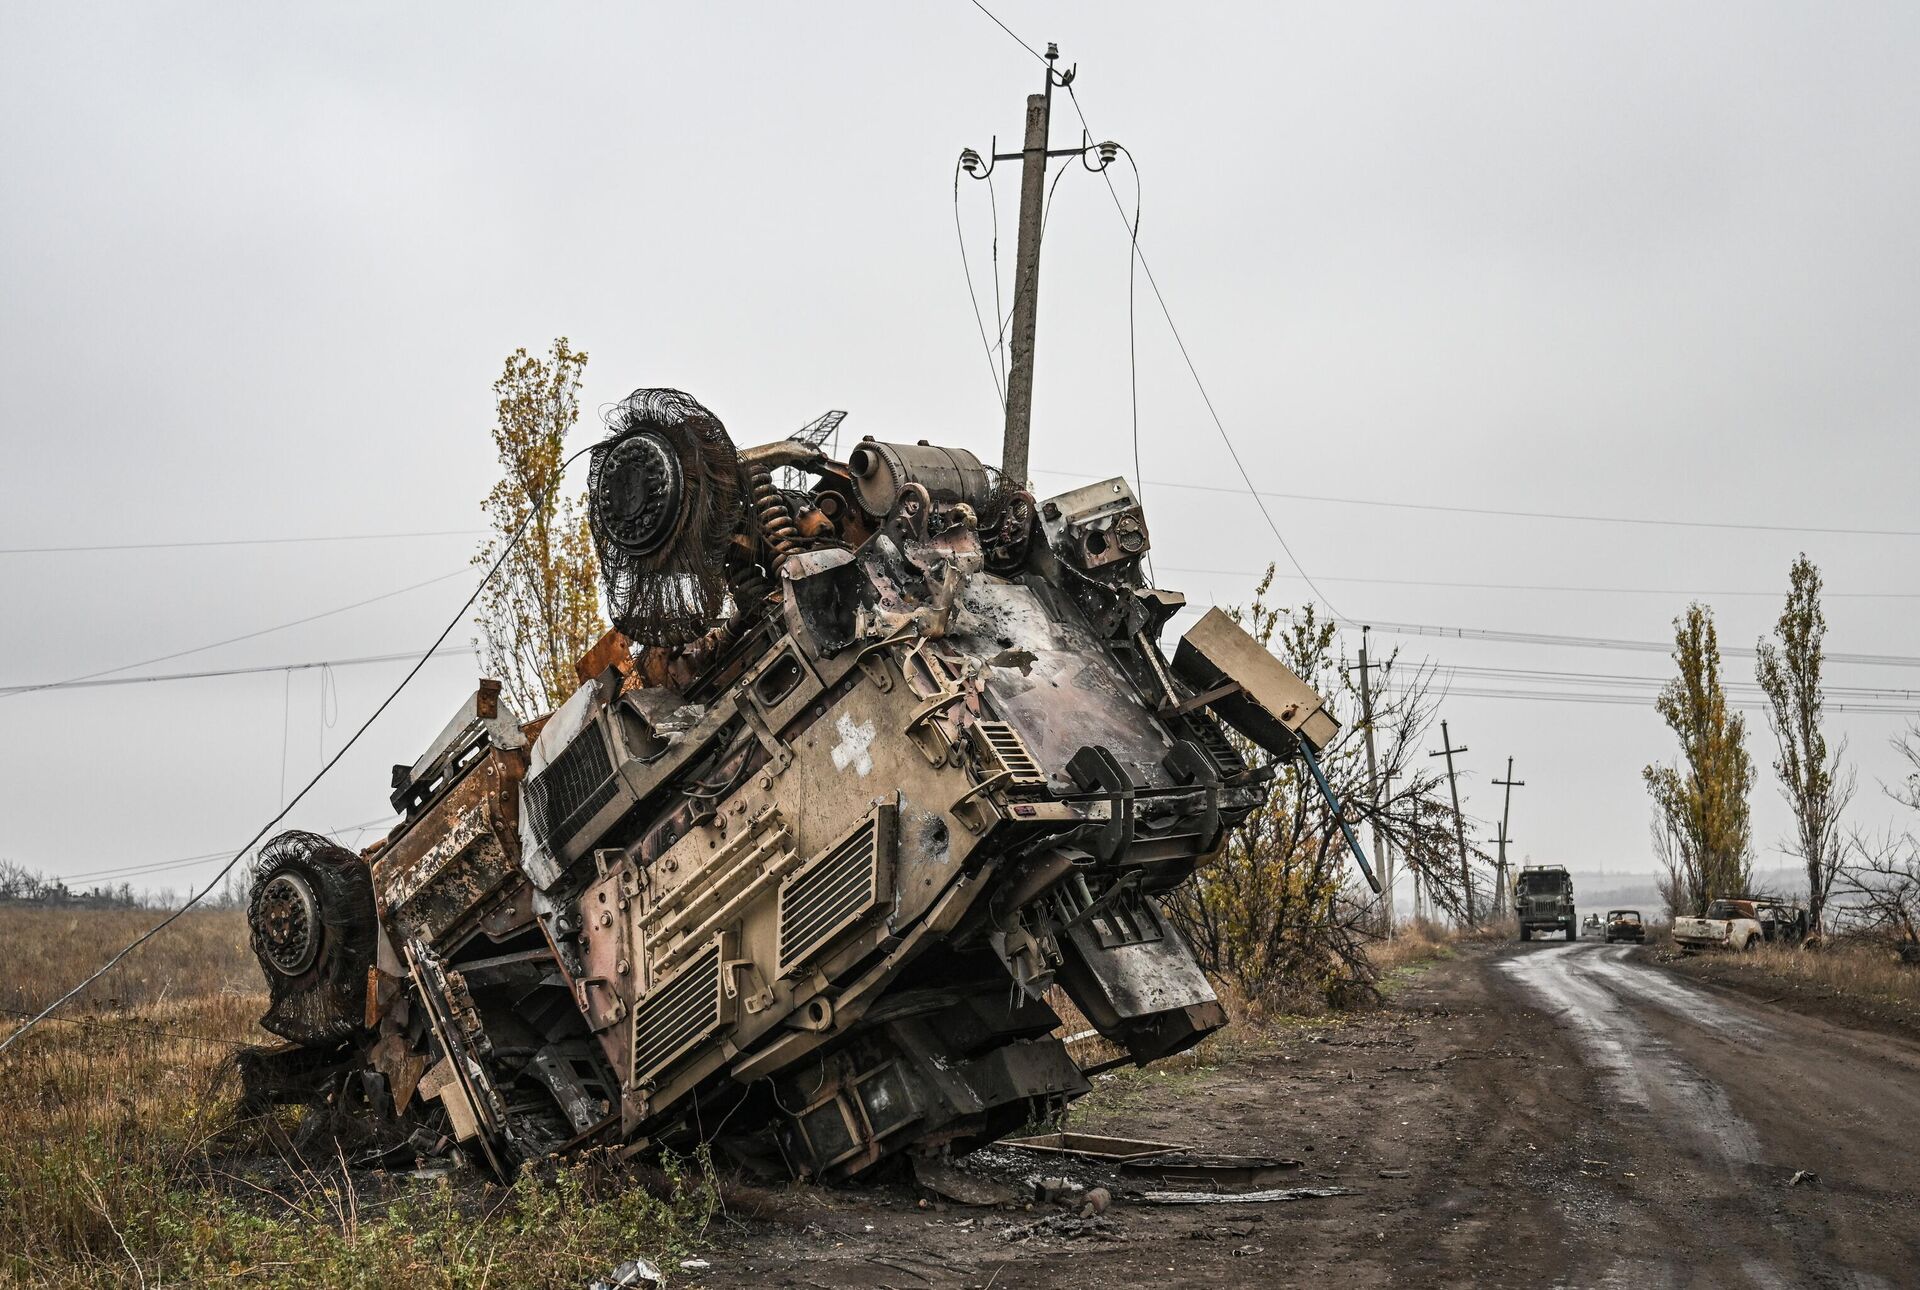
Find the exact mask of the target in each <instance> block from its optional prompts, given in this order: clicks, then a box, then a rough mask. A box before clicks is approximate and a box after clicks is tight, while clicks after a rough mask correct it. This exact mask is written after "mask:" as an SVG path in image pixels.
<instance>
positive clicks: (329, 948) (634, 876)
mask: <svg viewBox="0 0 1920 1290" xmlns="http://www.w3.org/2000/svg"><path fill="white" fill-rule="evenodd" d="M821 424H824V423H821ZM609 427H610V433H609V435H608V437H607V438H606V439H605V440H604V441H603V442H602V443H601V444H599V445H598V446H597V447H596V448H595V449H594V452H593V459H592V475H591V481H590V485H589V503H588V505H589V514H590V519H591V525H592V535H593V540H594V544H595V548H596V550H597V552H598V555H599V560H600V569H601V574H602V577H603V578H604V580H605V584H606V585H605V589H606V593H607V599H608V604H609V606H610V609H611V612H612V617H613V620H614V625H615V629H616V630H615V631H614V632H612V633H610V634H609V635H608V637H607V638H606V639H605V640H603V641H602V642H601V643H600V644H599V645H597V646H596V647H595V648H594V649H593V650H591V651H589V653H588V654H587V655H586V656H585V657H583V658H582V659H581V661H580V664H579V668H578V671H579V677H580V682H581V683H580V687H579V689H578V690H577V691H575V692H574V694H573V695H572V696H571V697H570V698H568V699H567V700H566V702H564V703H563V704H561V706H560V707H559V708H558V709H557V710H556V711H554V712H552V713H549V714H546V715H544V716H537V717H535V718H533V719H532V720H526V719H524V718H523V717H522V716H521V715H519V714H516V713H514V712H512V711H511V710H510V708H509V707H508V705H507V703H506V702H505V701H504V699H503V698H502V696H501V693H500V687H499V685H498V684H497V683H496V682H492V681H483V682H481V684H480V686H479V688H478V690H477V691H476V692H475V693H474V695H473V696H472V697H471V698H470V699H469V700H468V701H467V702H466V704H464V705H463V706H462V708H461V709H460V711H458V712H457V713H456V714H455V715H454V717H453V719H452V721H450V722H449V723H448V725H447V727H446V729H445V730H444V731H443V732H442V733H441V735H440V737H439V738H438V739H436V740H434V742H433V743H432V745H431V746H430V747H429V748H428V749H427V751H426V752H425V753H424V754H422V755H421V757H420V758H419V759H418V760H417V761H414V762H413V763H411V764H410V765H401V766H396V767H395V768H394V772H393V777H392V784H391V789H392V792H391V798H390V800H391V802H392V805H393V808H394V809H395V810H396V811H398V812H400V813H401V815H402V817H403V818H402V820H401V822H400V823H399V824H398V825H397V826H396V827H395V828H394V829H393V830H392V832H391V833H389V834H388V835H387V837H386V838H384V839H383V840H381V841H380V842H378V843H376V844H375V845H374V846H372V847H370V848H368V849H367V850H366V851H365V852H363V853H362V854H360V855H357V856H356V855H354V854H352V853H350V852H347V851H344V850H343V849H341V848H339V847H336V846H334V845H333V844H331V843H330V842H328V841H326V840H325V839H323V838H317V837H314V836H312V835H300V834H289V835H283V836H282V837H281V838H279V839H277V840H276V841H275V842H274V843H273V844H271V845H270V846H269V847H268V848H266V850H265V851H264V852H263V854H262V859H261V863H260V864H259V865H258V867H257V869H256V873H255V878H254V887H253V898H252V905H251V910H250V913H251V919H250V922H251V926H252V934H253V945H254V949H255V951H256V954H257V956H258V957H259V959H260V962H261V966H262V969H263V971H264V972H265V974H266V976H267V979H268V981H269V983H270V986H271V990H272V997H273V1006H272V1008H271V1010H270V1011H269V1013H268V1015H267V1017H266V1019H265V1024H266V1025H267V1027H268V1028H269V1029H271V1030H273V1031H275V1032H276V1033H278V1034H280V1035H282V1036H284V1037H285V1038H286V1039H287V1040H289V1041H290V1042H289V1043H288V1045H287V1046H285V1047H284V1048H281V1049H278V1050H274V1051H263V1052H255V1053H251V1054H249V1055H248V1056H247V1058H246V1060H245V1061H244V1062H243V1063H242V1068H243V1070H244V1072H245V1073H246V1076H247V1085H248V1088H249V1090H250V1092H251V1094H252V1095H253V1096H254V1098H255V1099H256V1100H257V1101H263V1102H304V1103H307V1104H308V1105H310V1106H311V1107H312V1108H314V1110H315V1113H316V1114H317V1115H319V1116H323V1117H325V1118H326V1125H327V1127H329V1128H330V1129H331V1130H332V1131H333V1133H334V1134H335V1135H336V1136H337V1137H341V1138H346V1139H351V1142H352V1145H353V1147H354V1148H355V1150H357V1151H359V1152H360V1153H361V1155H362V1157H363V1158H371V1157H385V1158H390V1159H391V1158H397V1157H403V1156H405V1155H406V1154H408V1153H411V1154H413V1155H416V1156H417V1155H421V1154H430V1153H431V1152H433V1151H435V1150H436V1149H438V1148H439V1146H440V1145H441V1144H443V1143H444V1142H446V1141H449V1140H450V1141H453V1142H457V1143H458V1144H459V1146H460V1147H461V1149H462V1150H464V1151H465V1152H466V1153H467V1154H468V1155H469V1156H470V1157H471V1158H473V1159H474V1160H475V1161H476V1162H478V1163H481V1164H483V1165H484V1166H486V1167H487V1168H488V1169H490V1170H492V1171H494V1172H496V1173H498V1174H501V1175H505V1174H508V1173H510V1172H511V1171H512V1170H513V1169H514V1168H515V1167H516V1166H517V1165H518V1164H519V1163H520V1162H522V1161H525V1160H527V1159H529V1158H532V1157H536V1156H540V1155H543V1154H547V1153H551V1152H558V1151H566V1150H570V1149H572V1148H575V1147H579V1146H582V1145H586V1144H613V1145H619V1146H622V1147H624V1148H626V1149H628V1150H630V1151H638V1150H644V1149H651V1148H662V1147H664V1148H673V1149H681V1150H684V1149H687V1148H690V1147H692V1146H693V1145H694V1144H696V1143H698V1142H702V1141H711V1142H713V1143H715V1145H716V1147H717V1148H718V1149H719V1150H721V1151H722V1152H723V1153H725V1154H726V1155H727V1156H728V1157H730V1158H731V1159H733V1160H735V1161H737V1162H743V1163H748V1164H753V1165H757V1166H762V1167H764V1168H766V1169H768V1170H770V1171H777V1172H790V1173H793V1174H796V1175H800V1176H804V1177H824V1178H847V1177H853V1176H857V1175H861V1174H865V1173H868V1172H869V1171H871V1170H873V1169H874V1168H875V1167H876V1166H878V1165H880V1164H881V1163H882V1162H883V1161H885V1160H887V1159H888V1158H890V1157H896V1156H898V1155H900V1154H902V1153H916V1154H936V1153H943V1152H944V1153H950V1154H959V1153H964V1152H965V1151H968V1150H970V1149H972V1148H974V1147H977V1146H980V1145H982V1144H985V1143H988V1142H992V1141H994V1140H996V1139H998V1138H1000V1137H1002V1136H1003V1135H1005V1134H1007V1133H1010V1132H1013V1131H1016V1130H1017V1129H1018V1128H1019V1127H1020V1126H1021V1125H1023V1124H1027V1123H1031V1122H1033V1121H1034V1120H1035V1119H1038V1118H1042V1117H1044V1116H1045V1115H1047V1114H1049V1113H1053V1112H1057V1111H1058V1110H1059V1108H1060V1107H1061V1106H1062V1105H1063V1104H1064V1103H1066V1102H1069V1101H1071V1100H1072V1099H1074V1098H1077V1097H1079V1096H1081V1095H1082V1094H1084V1093H1086V1092H1087V1091H1088V1087H1089V1086H1088V1083H1087V1079H1086V1076H1085V1074H1084V1073H1083V1072H1082V1070H1081V1069H1080V1068H1078V1067H1077V1066H1076V1065H1075V1063H1074V1062H1073V1060H1072V1059H1071V1058H1070V1057H1069V1055H1068V1052H1067V1049H1066V1048H1065V1046H1064V1045H1063V1044H1062V1043H1061V1042H1060V1041H1059V1040H1057V1039H1055V1038H1053V1037H1052V1036H1053V1032H1054V1031H1055V1029H1056V1027H1057V1026H1058V1024H1059V1019H1058V1017H1057V1016H1056V1015H1055V1014H1054V1012H1053V1010H1052V1009H1051V1008H1050V1007H1049V1006H1048V1005H1047V1003H1046V1001H1045V995H1046V991H1047V990H1048V989H1049V988H1050V987H1052V986H1053V985H1055V984H1058V985H1060V986H1061V987H1062V988H1063V989H1064V990H1065V992H1066V994H1067V995H1068V996H1069V997H1070V998H1071V999H1072V1000H1073V1001H1074V1003H1075V1004H1076V1005H1077V1006H1078V1007H1079V1009H1080V1011H1081V1012H1082V1013H1084V1014H1085V1016H1086V1017H1087V1019H1088V1020H1089V1022H1090V1023H1091V1024H1092V1026H1093V1027H1094V1028H1095V1029H1096V1030H1098V1032H1099V1034H1100V1035H1101V1036H1102V1037H1103V1038H1105V1039H1106V1040H1107V1041H1108V1042H1109V1043H1111V1044H1113V1045H1115V1046H1116V1047H1117V1048H1119V1049H1120V1050H1121V1051H1122V1052H1124V1053H1125V1055H1126V1056H1125V1058H1124V1060H1129V1061H1132V1062H1135V1063H1139V1064H1145V1063H1147V1062H1151V1061H1154V1060H1156V1059H1158V1058H1162V1057H1166V1056H1168V1055H1170V1054H1173V1053H1178V1052H1180V1051H1182V1050H1184V1049H1186V1048H1188V1047H1190V1046H1192V1045H1193V1044H1195V1043H1197V1042H1198V1041H1199V1040H1200V1039H1202V1038H1203V1037H1205V1036H1206V1035H1207V1034H1208V1033H1210V1032H1211V1031H1213V1030H1215V1029H1217V1028H1219V1027H1220V1026H1221V1025H1223V1024H1224V1023H1225V1021H1226V1013H1225V1011H1224V1009H1223V1008H1222V1007H1221V1005H1220V1002H1219V1000H1218V999H1217V998H1216V997H1215V995H1214V992H1213V990H1212V989H1211V988H1210V987H1209V986H1208V984H1207V981H1206V978H1205V977H1204V976H1203V975H1202V973H1201V971H1200V969H1199V966H1198V964H1197V963H1196V962H1195V961H1194V958H1193V956H1192V953H1191V951H1190V950H1189V949H1188V948H1187V946H1186V945H1185V943H1184V942H1183V941H1182V940H1181V939H1180V938H1179V937H1178V936H1177V935H1175V934H1174V933H1173V932H1172V930H1171V929H1170V928H1169V926H1168V923H1167V921H1166V917H1165V915H1164V914H1163V913H1162V911H1161V905H1160V901H1161V899H1162V898H1163V897H1164V896H1165V895H1166V893H1168V892H1169V891H1171V890H1172V889H1174V888H1175V887H1177V886H1179V885H1180V884H1181V883H1183V882H1185V881H1186V880H1187V879H1188V878H1189V876H1190V875H1191V874H1192V872H1193V870H1194V867H1195V865H1196V864H1197V863H1198V862H1199V860H1200V858H1201V857H1203V856H1205V855H1207V854H1208V853H1210V852H1211V851H1212V850H1213V849H1214V848H1215V847H1217V846H1218V845H1219V844H1220V841H1221V839H1222V837H1223V836H1224V834H1225V832H1226V830H1228V829H1230V828H1232V827H1233V826H1234V825H1235V824H1237V823H1238V822H1239V821H1241V820H1243V819H1244V818H1246V816H1247V814H1248V813H1249V812H1250V811H1251V810H1253V808H1254V807H1255V806H1256V805H1257V804H1258V803H1259V802H1260V801H1261V800H1262V798H1263V796H1264V794H1265V791H1266V789H1265V781H1266V779H1267V778H1268V777H1269V776H1270V768H1269V767H1268V766H1266V765H1261V764H1254V763H1253V762H1250V761H1249V759H1248V758H1247V757H1246V756H1245V755H1243V752H1242V749H1243V748H1246V747H1248V746H1249V745H1248V744H1245V743H1243V744H1236V743H1235V742H1234V741H1231V740H1229V739H1228V737H1227V735H1226V733H1225V731H1224V730H1223V728H1222V724H1221V723H1222V721H1224V722H1225V723H1226V725H1228V726H1231V727H1233V728H1234V729H1236V730H1238V731H1239V732H1240V733H1241V734H1242V735H1243V736H1245V738H1246V739H1247V740H1248V741H1250V745H1251V746H1252V747H1255V748H1258V749H1262V750H1264V752H1265V753H1266V754H1267V756H1268V757H1271V758H1273V759H1289V758H1293V757H1296V756H1304V757H1307V758H1309V759H1310V758H1312V756H1313V755H1314V752H1315V751H1316V750H1317V749H1318V748H1320V747H1322V746H1323V745H1324V744H1325V743H1326V742H1327V741H1328V740H1329V739H1331V738H1332V737H1333V734H1334V732H1335V729H1336V727H1335V725H1334V722H1333V719H1332V717H1331V716H1330V714H1329V713H1328V712H1327V711H1326V708H1325V705H1324V704H1323V703H1322V702H1321V699H1320V697H1319V696H1318V695H1316V694H1314V693H1313V691H1312V690H1311V689H1309V688H1308V687H1307V686H1306V685H1305V684H1304V683H1303V682H1301V680H1300V679H1299V678H1298V677H1296V676H1294V675H1293V674H1292V673H1291V672H1289V671H1287V669H1286V668H1285V667H1284V666H1282V665H1281V664H1280V663H1279V661H1278V660H1276V659H1275V658H1274V657H1273V656H1272V655H1271V654H1269V653H1268V652H1267V651H1266V650H1265V649H1263V648H1261V647H1260V646H1259V645H1258V644H1257V643H1256V642H1255V641H1254V640H1253V639H1252V638H1251V637H1248V636H1247V635H1246V633H1245V632H1243V631H1241V630H1240V628H1239V627H1237V626H1236V625H1235V624H1233V623H1232V621H1231V620H1230V619H1228V618H1227V617H1226V616H1225V615H1224V614H1221V613H1220V612H1219V611H1217V610H1215V611H1211V612H1209V613H1208V614H1206V615H1205V616H1203V617H1202V618H1201V620H1200V622H1199V623H1198V624H1197V625H1196V626H1195V627H1194V628H1193V629H1192V630H1191V631H1189V632H1188V633H1187V635H1186V637H1185V638H1184V639H1183V641H1182V643H1181V644H1180V646H1179V647H1178V648H1177V649H1176V650H1175V652H1174V654H1173V657H1172V659H1171V660H1169V659H1168V657H1167V656H1166V655H1165V654H1163V652H1162V649H1161V645H1160V643H1159V641H1160V635H1161V632H1162V629H1163V628H1165V627H1166V625H1167V623H1168V621H1169V620H1170V619H1171V618H1172V617H1173V616H1174V615H1175V614H1176V613H1177V612H1178V611H1179V610H1180V609H1181V608H1182V607H1183V606H1184V604H1185V599H1184V597H1182V596H1181V595H1180V594H1179V593H1177V592H1172V591H1164V590H1159V589H1156V588H1154V587H1152V586H1150V585H1148V583H1147V582H1146V580H1145V576H1144V571H1143V566H1142V559H1143V557H1144V556H1145V555H1146V553H1147V551H1148V549H1149V547H1150V541H1149V537H1148V531H1147V526H1146V519H1145V514H1144V512H1143V510H1142V509H1141V507H1140V505H1139V503H1138V501H1137V500H1136V499H1135V497H1134V496H1133V493H1132V490H1131V489H1130V488H1129V487H1128V486H1127V484H1126V482H1125V481H1124V480H1122V479H1111V480H1107V481H1105V482H1102V483H1099V484H1092V485H1088V486H1086V487H1084V488H1079V489H1075V490H1073V491H1072V492H1069V493H1065V494H1062V495H1061V496H1058V497H1055V498H1052V499H1050V500H1046V501H1037V500H1036V499H1035V498H1034V497H1033V495H1032V494H1031V493H1029V492H1028V491H1027V489H1026V487H1025V484H1024V481H1023V480H1021V479H1009V478H1003V477H1001V476H1000V475H998V474H997V473H996V472H994V471H992V470H990V469H988V468H987V467H985V466H983V465H982V464H981V463H980V461H979V460H978V459H977V458H976V457H974V455H973V454H972V453H970V452H967V451H964V450H962V449H956V448H943V447H938V446H934V445H931V444H927V443H918V444H914V443H883V442H876V441H874V440H872V439H866V440H863V441H861V442H860V443H859V444H857V445H856V446H855V447H854V448H853V449H852V451H851V452H850V453H849V454H848V456H847V458H846V460H844V461H841V460H835V459H833V458H831V457H829V456H827V455H826V454H825V453H824V452H823V451H822V448H821V445H822V443H823V442H824V440H823V437H822V434H823V432H822V431H821V429H820V427H819V426H816V427H815V428H814V430H813V432H811V433H809V434H806V435H803V436H801V437H800V438H798V439H790V440H782V441H778V442H775V443H771V444H768V445H765V446H763V447H759V448H749V449H746V450H744V451H739V450H736V449H735V447H734V444H733V441H732V439H731V438H730V437H729V436H728V434H727V432H726V430H725V429H724V427H722V426H721V424H720V422H719V420H718V419H717V418H715V417H714V416H713V414H712V413H710V412H709V411H707V409H706V408H704V407H702V406H701V405H700V404H699V403H698V402H696V401H695V400H693V399H692V398H690V397H688V396H687V395H685V394H682V393H680V392H678V391H674V390H640V391H636V392H635V393H634V394H633V395H632V396H630V397H629V398H628V399H626V400H624V401H622V402H621V403H620V404H618V405H616V407H615V409H614V411H613V413H612V414H611V416H610V417H609ZM783 471H796V472H799V474H798V476H797V477H795V476H786V477H787V478H797V479H798V480H799V482H802V483H804V482H805V481H806V480H811V481H812V482H811V484H810V485H809V486H807V487H804V488H786V487H782V486H780V485H778V484H776V482H775V474H776V472H783ZM1261 760H1264V759H1261ZM1147 1145H1148V1146H1150V1147H1155V1148H1159V1149H1163V1150H1164V1149H1168V1148H1167V1146H1166V1144H1147ZM397 1162H398V1161H397V1160H396V1163H397ZM1095 1221H1098V1220H1095Z"/></svg>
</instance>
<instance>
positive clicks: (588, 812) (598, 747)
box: [525, 723, 617, 847]
mask: <svg viewBox="0 0 1920 1290" xmlns="http://www.w3.org/2000/svg"><path fill="white" fill-rule="evenodd" d="M616 788H617V785H616V783H615V777H614V771H613V763H612V762H611V761H609V760H608V758H607V750H606V745H605V744H604V743H603V742H602V740H601V737H600V728H599V726H598V724H597V723H596V724H593V725H589V726H587V727H586V729H584V730H582V731H581V732H580V733H579V734H578V735H577V736H575V737H574V740H573V742H572V743H570V744H568V745H567V746H566V747H565V748H562V749H561V750H560V755H559V756H558V757H555V758H554V759H553V760H552V761H551V762H549V763H548V764H547V765H546V767H545V768H544V769H543V770H541V772H540V773H539V774H538V775H535V776H534V777H533V778H532V779H529V780H528V781H527V782H526V794H525V797H526V803H527V809H528V810H530V811H531V812H532V813H533V827H534V831H535V833H536V834H537V835H538V836H539V837H540V839H541V840H542V841H544V842H545V843H546V844H547V846H549V847H557V846H559V845H561V844H562V843H564V842H565V841H566V840H567V839H568V838H570V837H572V836H573V835H574V834H575V833H577V832H579V831H580V829H581V827H582V826H584V825H585V824H586V822H587V821H588V820H591V819H592V818H593V817H594V815H595V814H596V813H597V812H598V811H599V810H600V808H601V807H603V806H605V805H606V804H607V803H608V802H610V801H612V800H613V795H614V792H615V791H616Z"/></svg>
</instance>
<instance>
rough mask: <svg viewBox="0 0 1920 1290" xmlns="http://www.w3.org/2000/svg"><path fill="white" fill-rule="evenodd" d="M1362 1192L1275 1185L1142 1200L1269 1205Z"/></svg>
mask: <svg viewBox="0 0 1920 1290" xmlns="http://www.w3.org/2000/svg"><path fill="white" fill-rule="evenodd" d="M1359 1194H1360V1193H1359V1192H1358V1191H1356V1190H1355V1189H1354V1188H1352V1187H1276V1188H1271V1189H1269V1190H1267V1191H1150V1192H1146V1193H1145V1194H1143V1195H1142V1196H1141V1197H1140V1199H1141V1200H1142V1201H1144V1202H1146V1203H1147V1204H1149V1205H1267V1204H1271V1203H1273V1202H1275V1201H1282V1200H1317V1199H1320V1198H1322V1197H1326V1196H1358V1195H1359Z"/></svg>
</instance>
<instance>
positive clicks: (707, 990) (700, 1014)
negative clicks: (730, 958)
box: [633, 937, 721, 1084]
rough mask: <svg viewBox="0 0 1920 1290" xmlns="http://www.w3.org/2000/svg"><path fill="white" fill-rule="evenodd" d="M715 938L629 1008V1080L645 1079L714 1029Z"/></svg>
mask: <svg viewBox="0 0 1920 1290" xmlns="http://www.w3.org/2000/svg"><path fill="white" fill-rule="evenodd" d="M720 1019H721V1013H720V940H719V938H718V937H715V938H714V941H713V943H712V944H710V945H709V946H707V948H706V949H704V950H702V951H700V953H699V954H697V955H696V956H694V959H693V961H692V962H691V963H689V964H687V966H686V967H684V968H682V969H681V970H680V972H679V974H678V975H676V976H674V977H673V978H671V979H670V980H669V981H668V982H667V983H666V984H665V985H663V986H661V987H660V988H659V989H657V990H655V991H654V992H653V993H652V994H651V995H650V996H648V998H647V999H646V1001H645V1002H643V1003H642V1004H640V1006H639V1007H637V1008H635V1009H634V1010H633V1080H634V1082H635V1083H636V1084H637V1083H640V1082H642V1081H644V1080H648V1079H651V1078H652V1077H653V1076H654V1075H655V1074H656V1073H657V1072H659V1071H660V1070H661V1069H662V1068H663V1067H665V1066H666V1065H667V1064H668V1063H669V1062H671V1061H673V1060H674V1059H675V1058H677V1057H679V1056H680V1055H681V1054H682V1053H685V1052H686V1051H687V1050H688V1049H689V1048H692V1047H693V1046H694V1045H695V1044H697V1043H699V1042H700V1041H701V1040H703V1039H705V1038H706V1037H707V1036H708V1035H711V1034H712V1033H713V1032H714V1031H716V1030H718V1029H719V1028H720Z"/></svg>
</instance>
